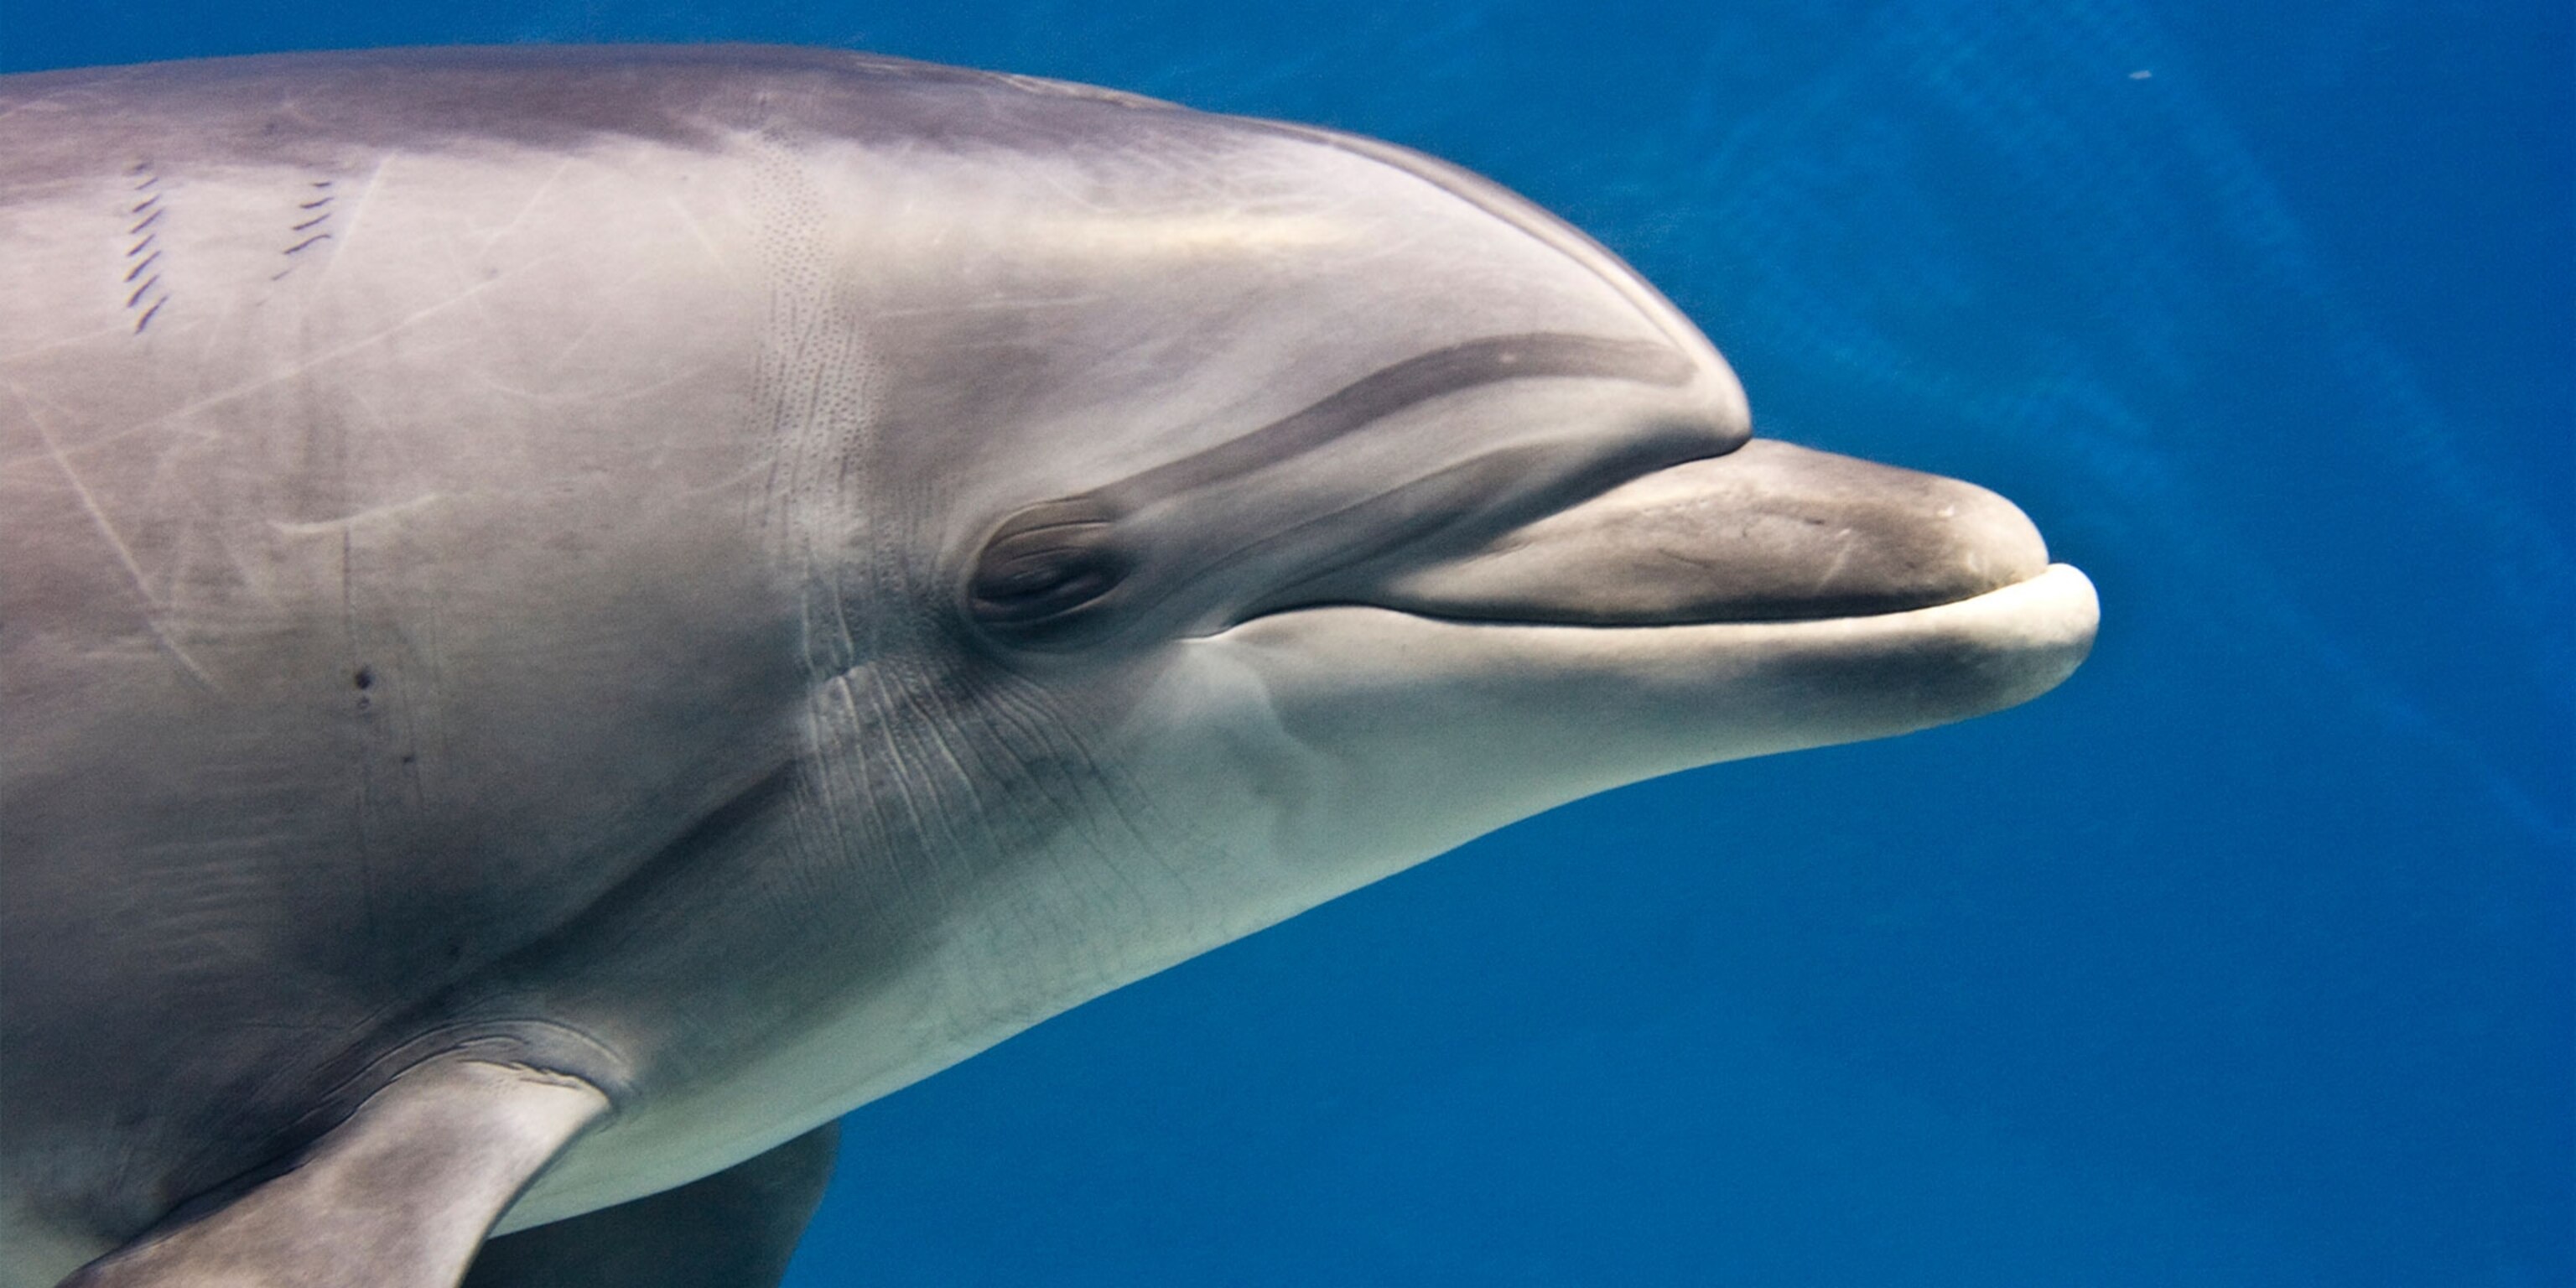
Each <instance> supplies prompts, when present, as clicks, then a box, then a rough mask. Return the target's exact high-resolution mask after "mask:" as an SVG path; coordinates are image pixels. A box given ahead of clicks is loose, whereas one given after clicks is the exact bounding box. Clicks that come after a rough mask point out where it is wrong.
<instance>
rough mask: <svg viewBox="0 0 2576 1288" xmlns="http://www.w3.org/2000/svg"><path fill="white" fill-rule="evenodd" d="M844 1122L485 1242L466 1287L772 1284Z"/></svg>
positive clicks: (826, 1176)
mask: <svg viewBox="0 0 2576 1288" xmlns="http://www.w3.org/2000/svg"><path fill="white" fill-rule="evenodd" d="M840 1141H841V1125H840V1124H839V1123H837V1122H831V1123H825V1124H824V1125H822V1126H820V1127H817V1128H815V1129H814V1130H812V1131H809V1132H807V1133H805V1134H804V1135H802V1136H799V1137H797V1138H796V1139H794V1140H791V1141H789V1142H787V1143H786V1144H784V1145H781V1146H779V1147H778V1148H776V1149H773V1150H770V1151H769V1152H768V1153H765V1154H761V1155H757V1156H755V1157H753V1158H751V1159H749V1160H748V1161H745V1162H742V1163H737V1164H735V1165H734V1166H732V1167H730V1168H727V1169H726V1170H724V1171H721V1172H718V1173H716V1174H715V1175H713V1176H709V1177H706V1178H705V1179H703V1180H698V1181H693V1182H691V1183H689V1184H687V1185H683V1186H681V1187H679V1188H678V1189H673V1190H665V1191H663V1192H662V1193H660V1194H654V1195H650V1196H647V1197H645V1198H640V1199H636V1200H634V1201H633V1202H630V1203H622V1204H619V1205H618V1206H616V1207H612V1208H603V1209H601V1210H600V1211H597V1212H591V1213H588V1214H585V1215H582V1216H577V1217H574V1218H572V1219H570V1220H568V1221H557V1222H555V1223H554V1224H552V1225H541V1226H538V1227H537V1228H535V1229H533V1230H522V1231H520V1232H519V1233H517V1234H512V1235H506V1236H504V1237H502V1238H498V1239H495V1240H493V1241H492V1242H491V1243H489V1244H486V1245H485V1246H484V1249H483V1255H482V1256H480V1257H478V1258H476V1259H475V1262H474V1269H473V1270H472V1271H471V1272H470V1273H468V1274H467V1275H466V1277H465V1284H464V1288H776V1285H777V1283H778V1281H779V1278H780V1277H781V1276H783V1275H785V1274H786V1273H787V1259H788V1257H789V1256H790V1255H792V1254H793V1253H794V1252H795V1251H796V1240H797V1237H798V1236H799V1235H801V1234H803V1233H804V1231H805V1222H806V1221H807V1220H808V1219H809V1218H811V1217H812V1216H813V1215H814V1208H815V1205H816V1204H818V1203H820V1202H821V1201H822V1198H823V1185H824V1182H826V1181H828V1180H830V1179H831V1176H832V1158H833V1156H834V1154H835V1153H837V1152H838V1150H839V1148H840Z"/></svg>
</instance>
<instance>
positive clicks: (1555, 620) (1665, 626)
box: [1218, 564, 2080, 634]
mask: <svg viewBox="0 0 2576 1288" xmlns="http://www.w3.org/2000/svg"><path fill="white" fill-rule="evenodd" d="M2075 571H2076V570H2075V569H2074V567H2073V566H2072V565H2070V564H2049V565H2047V566H2046V567H2044V568H2042V569H2040V570H2039V571H2038V572H2035V573H2032V574H2031V575H2030V576H2027V577H2023V578H2021V579H2019V580H2016V581H2010V582H2006V583H2004V584H2002V585H1999V586H1993V587H1989V588H1987V589H1985V590H1980V591H1976V592H1974V593H1971V594H1966V595H1961V596H1958V597H1956V598H1951V599H1940V600H1931V601H1927V602H1923V603H1912V604H1903V605H1892V606H1889V607H1884V608H1874V609H1868V610H1864V611H1860V612H1810V613H1797V612H1790V611H1781V612H1777V613H1772V614H1759V615H1757V614H1724V615H1712V616H1687V617H1670V618H1646V617H1638V618H1631V619H1622V620H1616V621H1608V620H1589V619H1584V618H1579V617H1572V616H1538V615H1522V616H1495V615H1489V614H1484V615H1480V614H1473V613H1465V612H1449V611H1442V610H1439V609H1430V608H1421V607H1412V606H1405V605H1398V604H1390V603H1383V602H1378V601H1376V600H1371V599H1366V598H1358V597H1354V598H1349V599H1332V600H1311V601H1307V602H1304V603H1299V604H1294V605H1289V606H1286V607H1281V608H1277V609H1271V610H1266V611H1263V612H1259V613H1254V614H1251V615H1249V616H1246V617H1243V618H1241V619H1239V620H1237V621H1235V622H1234V623H1232V624H1231V625H1230V626H1228V627H1227V628H1226V629H1227V630H1232V629H1235V628H1236V627H1243V626H1250V625H1252V624H1254V623H1256V622H1265V621H1271V620H1275V619H1281V618H1288V617H1294V616H1296V615H1298V614H1301V613H1310V612H1319V611H1327V610H1348V609H1361V610H1367V611H1373V612H1382V613H1395V614H1398V615H1401V616H1404V617H1412V618H1418V619H1420V620H1422V621H1426V622H1437V623H1439V624H1441V625H1444V626H1466V627H1492V628H1495V629H1511V630H1563V631H1591V632H1600V633H1605V634H1607V633H1616V632H1626V631H1660V630H1687V629H1691V628H1695V627H1703V626H1746V627H1797V626H1833V625H1838V624H1848V623H1857V622H1870V621H1884V620H1889V619H1894V618H1899V617H1903V616H1905V615H1906V614H1909V613H1930V612H1938V611H1939V610H1943V609H1951V608H1962V607H1967V606H1971V605H1976V604H1979V603H1980V602H1987V603H2001V602H2002V601H2004V600H2005V599H2008V598H2011V597H2012V596H2013V595H2014V594H2015V593H2016V592H2021V591H2024V590H2026V589H2028V588H2029V587H2030V586H2031V585H2032V584H2033V583H2035V582H2039V581H2041V580H2043V579H2047V578H2051V577H2054V576H2059V575H2062V574H2064V573H2069V572H2075ZM2078 575H2080V574H2078ZM1218 633H1220V634H1222V633H1223V632H1222V631H1220V632H1218Z"/></svg>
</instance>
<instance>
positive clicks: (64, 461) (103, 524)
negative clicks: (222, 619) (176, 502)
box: [12, 390, 222, 693]
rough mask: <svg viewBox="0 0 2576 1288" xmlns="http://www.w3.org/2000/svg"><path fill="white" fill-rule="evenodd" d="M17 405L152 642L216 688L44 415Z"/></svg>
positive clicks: (205, 686)
mask: <svg viewBox="0 0 2576 1288" xmlns="http://www.w3.org/2000/svg"><path fill="white" fill-rule="evenodd" d="M12 392H13V393H14V392H15V391H14V390H13V391H12ZM18 405H19V406H20V407H21V408H23V409H25V411H26V413H27V423H28V424H30V425H33V426H35V427H36V437H37V438H38V439H39V440H41V441H42V442H43V443H44V445H45V454H46V455H47V456H49V457H51V458H53V462H54V468H55V469H58V470H60V471H62V475H63V481H64V482H66V483H69V484H71V488H72V495H74V496H76V497H79V498H80V503H81V508H82V509H83V510H85V511H87V512H88V513H89V519H90V522H91V523H92V524H95V525H96V526H97V528H98V533H99V535H100V536H101V537H104V538H106V539H107V546H108V549H110V550H113V551H115V552H116V561H117V562H118V563H119V564H121V565H123V566H124V568H125V575H126V578H127V580H129V581H131V582H132V583H133V585H134V593H135V596H136V597H137V598H139V599H141V600H142V601H143V624H144V625H145V626H146V627H148V628H149V629H150V630H151V632H152V642H153V643H154V644H155V645H156V646H158V647H159V648H160V650H161V652H162V653H163V654H165V655H166V656H168V657H169V659H170V660H171V661H173V662H176V663H178V665H179V669H180V670H181V671H183V672H185V673H186V674H187V676H188V678H189V679H190V680H193V681H195V682H196V684H197V687H199V688H201V689H204V690H205V691H207V692H209V693H214V692H219V691H220V690H221V688H222V686H220V685H218V684H216V683H215V680H214V677H213V676H210V675H208V674H206V669H205V668H204V667H202V666H199V665H197V659H195V658H193V657H190V656H188V650H187V649H185V648H182V647H180V645H179V641H177V640H176V639H173V638H171V636H170V632H169V629H168V628H167V627H164V626H163V625H162V624H161V616H162V614H163V613H164V612H166V611H167V610H166V609H164V608H163V607H162V606H161V603H160V601H158V600H156V599H154V598H153V596H152V587H151V585H150V583H149V582H148V581H147V580H146V578H145V577H144V575H143V565H142V564H140V563H137V562H135V558H134V551H133V549H132V548H130V547H128V546H127V545H126V544H125V538H124V537H122V536H120V535H118V533H117V531H116V525H115V524H114V523H112V522H110V521H109V520H108V517H107V511H106V510H104V509H102V508H100V506H99V503H98V498H97V497H95V496H93V495H91V494H90V490H89V484H87V483H85V482H83V481H81V476H80V472H79V471H78V470H75V469H73V468H72V462H71V458H70V457H68V456H66V455H64V454H63V449H62V448H61V446H60V445H58V444H56V443H55V442H54V434H53V431H52V430H50V429H47V428H46V427H45V417H44V415H43V414H42V413H41V412H39V411H37V410H36V408H35V407H34V406H32V405H30V404H29V403H28V402H27V400H26V398H25V397H23V396H21V397H19V399H18Z"/></svg>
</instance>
